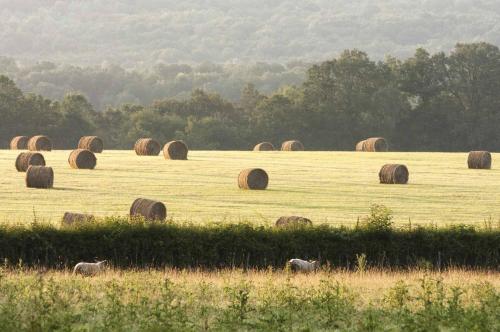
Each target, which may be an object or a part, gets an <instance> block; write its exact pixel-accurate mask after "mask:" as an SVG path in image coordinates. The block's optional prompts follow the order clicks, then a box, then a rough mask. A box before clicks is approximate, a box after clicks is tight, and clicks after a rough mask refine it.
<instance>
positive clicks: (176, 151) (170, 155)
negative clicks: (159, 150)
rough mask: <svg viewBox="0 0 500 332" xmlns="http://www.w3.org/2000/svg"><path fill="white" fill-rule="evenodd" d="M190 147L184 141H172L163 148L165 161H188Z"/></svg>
mask: <svg viewBox="0 0 500 332" xmlns="http://www.w3.org/2000/svg"><path fill="white" fill-rule="evenodd" d="M187 155H188V147H187V145H186V143H184V142H183V141H171V142H168V143H167V144H165V146H164V147H163V156H164V157H165V159H172V160H187Z"/></svg>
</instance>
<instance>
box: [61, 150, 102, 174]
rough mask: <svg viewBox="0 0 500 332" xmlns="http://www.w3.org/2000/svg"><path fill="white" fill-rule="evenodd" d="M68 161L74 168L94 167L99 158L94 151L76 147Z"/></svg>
mask: <svg viewBox="0 0 500 332" xmlns="http://www.w3.org/2000/svg"><path fill="white" fill-rule="evenodd" d="M68 163H69V165H70V166H71V167H72V168H79V169H94V168H95V165H96V164H97V158H96V157H95V155H94V153H93V152H92V151H89V150H85V149H76V150H73V151H72V152H71V153H70V155H69V158H68Z"/></svg>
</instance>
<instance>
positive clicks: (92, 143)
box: [78, 136, 104, 153]
mask: <svg viewBox="0 0 500 332" xmlns="http://www.w3.org/2000/svg"><path fill="white" fill-rule="evenodd" d="M78 148H79V149H85V150H89V151H91V152H93V153H101V152H102V150H103V149H104V142H103V141H102V139H100V138H99V137H97V136H83V137H82V138H80V140H79V141H78Z"/></svg>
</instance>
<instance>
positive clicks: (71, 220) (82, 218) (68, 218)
mask: <svg viewBox="0 0 500 332" xmlns="http://www.w3.org/2000/svg"><path fill="white" fill-rule="evenodd" d="M92 220H95V217H94V216H93V215H91V214H84V213H74V212H65V213H64V216H63V218H62V223H63V224H65V225H73V224H81V223H85V222H89V221H92Z"/></svg>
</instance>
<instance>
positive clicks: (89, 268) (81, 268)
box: [73, 260, 106, 276]
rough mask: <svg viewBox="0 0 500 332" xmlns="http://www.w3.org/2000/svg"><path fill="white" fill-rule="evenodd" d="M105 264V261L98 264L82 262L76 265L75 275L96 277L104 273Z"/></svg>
mask: <svg viewBox="0 0 500 332" xmlns="http://www.w3.org/2000/svg"><path fill="white" fill-rule="evenodd" d="M105 262H106V261H105V260H104V261H100V262H97V263H85V262H80V263H78V264H76V265H75V268H74V269H73V274H83V275H86V276H93V275H96V274H97V273H99V272H101V271H102V269H103V268H104V263H105Z"/></svg>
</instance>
